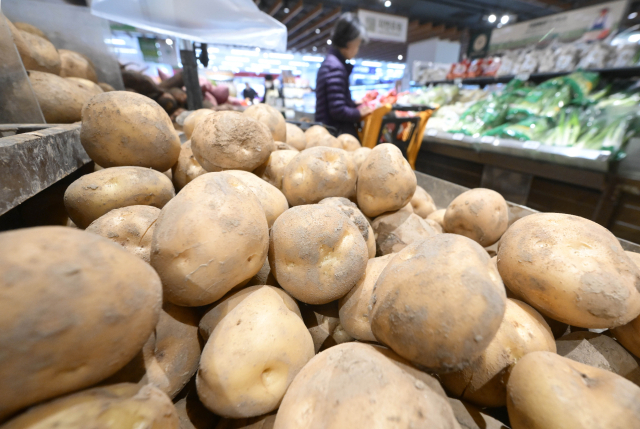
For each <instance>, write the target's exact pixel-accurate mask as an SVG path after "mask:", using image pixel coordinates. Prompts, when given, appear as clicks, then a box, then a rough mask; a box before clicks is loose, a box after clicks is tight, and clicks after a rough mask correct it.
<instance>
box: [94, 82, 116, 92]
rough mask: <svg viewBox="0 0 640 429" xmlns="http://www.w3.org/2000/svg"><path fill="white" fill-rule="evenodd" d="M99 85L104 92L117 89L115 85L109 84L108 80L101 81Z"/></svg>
mask: <svg viewBox="0 0 640 429" xmlns="http://www.w3.org/2000/svg"><path fill="white" fill-rule="evenodd" d="M98 86H99V87H100V88H102V91H103V92H111V91H115V90H116V89H115V88H114V87H113V86H111V85H109V84H108V83H106V82H100V83H98Z"/></svg>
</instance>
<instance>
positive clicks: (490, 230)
mask: <svg viewBox="0 0 640 429" xmlns="http://www.w3.org/2000/svg"><path fill="white" fill-rule="evenodd" d="M443 227H444V230H445V231H447V232H449V233H452V234H460V235H464V236H465V237H469V238H470V239H472V240H474V241H477V242H478V243H480V245H481V246H482V247H487V246H491V245H492V244H493V243H495V242H496V241H498V240H499V239H500V237H502V234H504V232H505V231H506V230H507V228H508V227H509V206H507V202H506V201H505V200H504V198H502V195H500V194H499V193H497V192H496V191H492V190H491V189H483V188H478V189H472V190H470V191H467V192H464V193H462V194H460V195H458V197H456V198H455V199H454V200H453V201H451V204H449V207H447V211H446V212H445V214H444V223H443Z"/></svg>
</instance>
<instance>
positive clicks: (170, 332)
mask: <svg viewBox="0 0 640 429" xmlns="http://www.w3.org/2000/svg"><path fill="white" fill-rule="evenodd" d="M162 307H163V308H162V312H161V313H160V320H159V321H158V324H157V325H156V328H155V330H154V331H153V333H152V334H151V336H150V337H149V339H148V340H147V342H146V343H145V344H144V346H143V347H142V350H141V351H140V352H139V353H138V354H137V355H136V356H135V357H134V358H133V359H132V360H131V361H130V362H129V363H128V364H127V365H125V366H124V368H122V369H121V370H120V371H118V372H117V373H115V374H114V375H112V376H111V377H109V378H108V379H107V380H105V383H107V384H115V383H124V382H129V383H137V384H139V385H140V386H144V385H145V384H152V385H154V386H155V387H157V388H158V389H160V390H162V391H163V392H164V393H166V394H167V395H168V396H169V398H172V399H173V398H174V397H175V396H176V395H177V394H178V393H180V391H181V390H182V388H183V387H185V385H186V384H187V383H188V382H189V380H190V379H191V377H193V375H194V374H195V373H196V370H197V369H198V362H199V360H200V340H199V339H198V322H199V321H200V317H199V316H200V315H199V313H198V310H196V309H194V308H188V307H178V306H177V305H173V304H171V303H170V302H165V303H164V304H163V306H162Z"/></svg>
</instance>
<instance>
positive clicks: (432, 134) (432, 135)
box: [427, 128, 438, 137]
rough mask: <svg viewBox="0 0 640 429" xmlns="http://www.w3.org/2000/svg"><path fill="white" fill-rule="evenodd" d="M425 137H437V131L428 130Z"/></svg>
mask: <svg viewBox="0 0 640 429" xmlns="http://www.w3.org/2000/svg"><path fill="white" fill-rule="evenodd" d="M427 135H428V136H429V137H435V136H437V135H438V130H435V129H433V128H431V129H428V130H427Z"/></svg>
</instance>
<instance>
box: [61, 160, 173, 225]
mask: <svg viewBox="0 0 640 429" xmlns="http://www.w3.org/2000/svg"><path fill="white" fill-rule="evenodd" d="M174 196H175V191H174V189H173V185H172V184H171V180H169V179H168V178H167V176H165V175H164V174H162V173H159V172H157V171H154V170H149V169H146V168H142V167H114V168H106V169H104V170H99V171H96V172H94V173H91V174H87V175H86V176H82V177H80V178H79V179H78V180H76V181H75V182H73V183H72V184H71V185H69V187H68V188H67V190H66V192H65V193H64V206H65V208H66V209H67V213H68V214H69V217H70V218H71V220H72V221H73V222H74V223H75V224H76V225H78V226H79V227H80V228H83V229H84V228H87V227H88V226H89V225H90V224H91V222H93V221H94V220H96V219H98V218H99V217H102V216H104V215H105V214H107V213H108V212H110V211H111V210H114V209H119V208H122V207H128V206H138V205H146V206H153V207H157V208H162V207H164V205H165V204H167V202H168V201H169V200H170V199H172V198H173V197H174Z"/></svg>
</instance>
